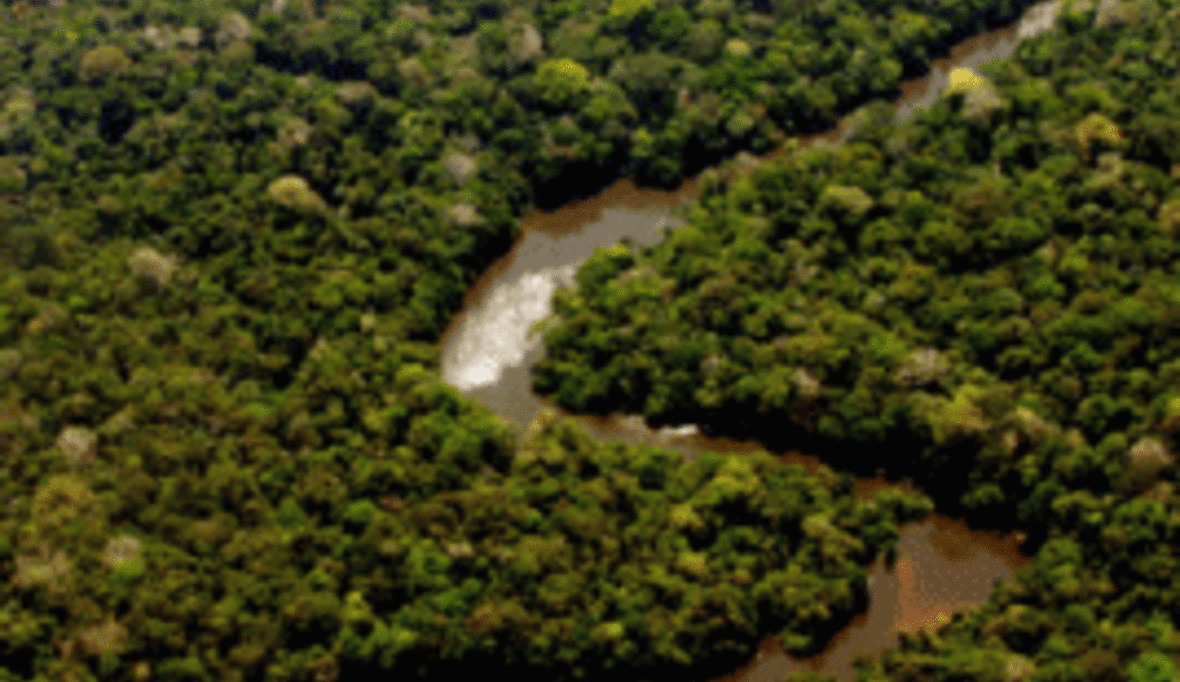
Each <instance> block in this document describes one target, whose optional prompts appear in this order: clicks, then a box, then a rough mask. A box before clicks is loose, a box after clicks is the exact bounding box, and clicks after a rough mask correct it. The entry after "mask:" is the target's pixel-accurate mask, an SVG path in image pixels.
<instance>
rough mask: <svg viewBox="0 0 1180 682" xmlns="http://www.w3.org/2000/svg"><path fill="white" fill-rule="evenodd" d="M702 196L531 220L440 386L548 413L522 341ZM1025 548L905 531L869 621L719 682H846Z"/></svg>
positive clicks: (947, 522)
mask: <svg viewBox="0 0 1180 682" xmlns="http://www.w3.org/2000/svg"><path fill="white" fill-rule="evenodd" d="M1057 9H1058V2H1057V1H1056V0H1053V1H1051V2H1045V3H1042V4H1039V5H1036V6H1034V7H1032V8H1030V9H1029V10H1028V11H1027V12H1026V13H1025V14H1024V16H1023V17H1022V18H1021V20H1020V21H1019V22H1018V23H1017V24H1016V25H1013V26H1009V27H1007V28H1004V29H1000V30H996V31H991V32H988V33H985V34H982V35H979V36H976V37H974V38H971V39H969V40H967V41H964V42H963V43H960V44H958V45H956V46H955V47H953V48H952V49H951V50H950V51H949V53H948V55H947V57H946V58H944V59H940V60H937V61H936V62H935V63H934V64H933V65H932V67H931V70H930V73H929V74H928V75H927V76H925V77H923V78H921V79H917V80H914V81H910V82H907V83H904V84H903V85H902V87H901V94H902V96H901V97H900V98H899V99H898V101H897V102H896V108H897V117H898V119H905V118H908V117H909V116H910V115H912V114H913V112H914V111H916V110H918V109H922V108H925V107H929V106H930V105H932V104H933V103H934V102H935V101H936V100H937V99H938V97H939V95H940V93H941V92H942V90H943V89H944V88H945V87H946V85H947V81H948V74H949V73H950V71H951V69H953V68H957V67H962V68H975V67H978V66H979V65H980V64H983V63H985V62H988V61H991V60H994V59H1003V58H1006V57H1008V56H1010V55H1011V54H1012V53H1013V51H1014V50H1015V48H1016V45H1017V44H1018V43H1019V42H1020V41H1021V40H1023V39H1025V38H1028V37H1030V36H1034V35H1036V34H1038V33H1042V32H1045V31H1047V30H1050V29H1052V28H1053V26H1054V21H1055V18H1056V15H1057ZM845 136H846V129H844V128H842V127H837V128H836V129H835V130H833V131H829V132H827V133H824V134H821V135H816V136H813V137H811V138H808V139H807V140H803V141H802V142H803V143H804V144H839V143H840V142H841V141H842V140H843V139H844V138H845ZM774 155H775V154H773V153H772V154H771V155H770V156H769V157H762V158H755V157H747V158H746V162H747V163H748V164H749V165H755V164H758V163H762V162H764V161H765V160H766V159H767V158H770V157H773V156H774ZM696 196H697V182H696V180H695V179H689V180H687V181H685V182H684V183H683V184H682V185H681V186H680V187H679V188H677V189H676V190H671V191H666V190H658V189H649V188H640V187H636V186H635V184H634V183H632V182H631V181H629V180H621V181H619V182H616V183H615V184H613V185H611V186H610V187H608V188H606V189H605V190H603V191H602V192H601V193H599V194H598V195H596V196H594V197H591V198H589V199H585V200H581V201H576V202H572V203H570V204H567V205H566V206H563V207H561V208H559V209H556V210H553V211H547V212H541V211H538V212H535V213H533V214H531V215H529V216H526V217H525V218H524V220H523V223H522V229H521V234H520V237H519V238H518V240H517V242H516V244H515V245H514V246H513V248H512V250H511V251H510V252H509V253H508V254H507V255H505V256H504V257H503V258H501V259H500V260H498V261H496V262H495V263H494V264H493V265H492V266H491V267H490V268H489V269H488V270H487V271H486V272H485V273H484V274H483V276H482V277H481V278H480V279H479V281H478V282H477V283H476V284H475V285H474V286H473V287H472V288H471V290H470V291H468V293H467V296H466V298H465V300H464V308H463V311H462V312H461V313H460V314H459V315H458V316H456V318H455V319H454V320H452V322H451V324H450V326H449V328H448V330H447V332H446V334H445V335H444V337H443V346H442V368H443V376H444V378H445V379H446V381H447V382H448V383H450V384H452V385H453V386H455V387H457V388H459V389H460V390H462V391H463V392H464V393H465V394H466V395H468V396H470V397H473V398H476V399H477V400H480V401H482V402H483V403H485V404H486V405H487V406H488V407H490V408H491V409H492V410H493V411H494V412H496V413H497V414H499V415H501V416H503V417H505V418H507V419H509V420H510V421H512V422H514V423H515V424H516V425H517V426H518V427H519V428H521V429H523V428H525V427H527V426H528V424H529V423H530V422H531V421H532V420H533V419H534V418H536V416H537V414H538V413H539V412H540V410H541V409H545V408H549V409H552V408H551V407H550V406H549V405H548V404H547V403H546V401H543V400H541V399H540V398H538V397H537V396H536V395H535V394H534V393H533V392H532V388H531V383H532V382H531V377H530V374H529V368H530V367H532V366H533V365H535V364H536V363H537V362H538V361H539V360H540V359H541V358H542V356H543V353H544V349H543V348H542V347H541V344H540V339H539V338H538V337H537V335H535V334H531V333H530V332H531V330H532V327H533V325H535V324H536V323H537V322H538V321H540V320H542V319H544V318H545V317H547V316H548V315H549V313H550V311H551V308H550V304H551V303H550V302H551V299H552V296H553V292H554V291H556V290H557V289H558V288H559V287H562V286H569V285H571V284H572V283H573V276H574V273H575V272H576V271H577V268H578V266H579V265H580V264H581V263H582V262H583V261H585V260H586V259H587V258H589V257H590V256H591V255H593V254H594V251H595V250H596V249H598V248H600V247H606V246H610V245H612V244H615V243H618V242H619V241H620V240H622V239H624V238H628V239H630V240H631V242H632V243H633V244H634V245H635V246H636V247H642V246H646V245H650V244H655V243H656V242H658V241H659V240H660V239H661V238H662V237H663V235H664V232H665V231H666V230H668V229H674V228H675V227H676V226H677V225H679V224H680V221H679V219H678V218H677V217H676V209H677V208H678V207H681V206H684V205H685V204H687V203H688V202H690V201H692V200H693V199H694V198H695V197H696ZM576 419H577V420H578V421H579V422H580V423H581V424H582V425H583V426H584V427H585V428H587V429H588V430H589V431H590V432H591V433H593V434H595V435H596V436H598V437H600V438H604V439H605V438H616V439H621V440H625V441H628V442H634V443H638V442H645V443H652V444H659V445H664V446H666V447H670V448H673V449H676V450H678V451H680V452H682V453H684V454H685V455H686V456H690V457H691V456H693V455H695V454H696V453H699V452H701V451H703V450H713V451H717V452H729V453H740V452H750V451H754V450H758V449H761V446H760V445H759V444H758V443H754V442H739V441H733V440H728V439H718V438H709V437H706V436H704V435H702V434H700V433H699V432H698V431H697V429H696V427H695V426H692V425H688V426H683V427H679V428H668V427H665V428H662V429H659V430H658V431H654V430H651V429H649V428H647V427H646V426H645V425H644V423H643V420H642V419H641V418H639V417H634V416H626V415H613V416H610V417H591V416H579V417H577V418H576ZM783 456H784V458H786V459H788V460H789V461H794V462H798V463H801V464H803V465H804V466H807V467H808V468H812V469H813V468H815V467H817V466H820V460H819V459H817V458H815V457H809V456H805V455H801V454H798V453H784V454H783ZM888 484H889V483H888V482H886V481H884V480H881V479H858V480H857V482H856V488H857V491H858V493H859V494H861V495H866V496H867V495H869V494H871V492H872V491H873V490H875V489H878V488H880V487H882V486H884V485H888ZM1020 541H1021V535H1020V534H1019V533H1013V534H1010V535H1007V536H1000V535H998V534H995V533H989V532H984V531H978V530H973V529H971V528H968V527H967V526H966V525H965V524H964V523H962V522H960V521H956V520H953V519H950V518H946V517H944V516H941V515H938V514H934V515H931V516H930V517H929V518H927V519H924V520H922V521H920V522H916V523H912V524H908V525H906V526H905V527H904V528H903V529H902V538H901V542H900V543H899V546H898V551H897V561H896V563H895V564H894V565H893V566H886V565H885V564H884V562H882V561H880V560H878V561H877V562H876V563H875V564H874V565H873V566H872V568H871V578H870V581H869V607H868V610H867V611H866V612H865V613H863V614H861V615H859V616H858V617H857V618H855V619H854V620H853V621H852V622H851V623H850V624H849V625H848V626H847V627H846V628H845V629H843V630H842V631H840V632H839V633H838V634H837V635H836V636H835V637H834V638H833V640H832V641H831V643H830V644H829V645H828V646H827V648H826V649H825V650H824V651H823V652H822V653H821V654H819V655H817V656H815V657H813V658H809V659H805V660H801V659H795V658H792V657H790V656H787V655H786V654H785V653H784V652H783V651H782V648H781V647H780V646H779V645H778V642H777V641H776V640H775V639H774V638H768V639H767V640H766V641H764V642H763V644H762V646H761V647H760V649H759V652H758V654H757V656H756V657H755V658H754V660H752V661H751V662H750V663H748V664H747V665H746V666H745V667H743V668H742V669H740V670H738V671H736V672H734V673H733V674H731V675H729V676H727V677H725V678H724V682H779V681H780V680H781V679H782V678H783V676H784V675H786V674H788V673H791V672H795V671H802V670H811V671H815V672H821V673H827V674H832V675H836V676H837V677H839V678H840V679H842V680H851V679H852V661H853V659H854V657H856V656H857V655H860V654H877V653H880V652H882V651H884V650H886V649H888V648H891V647H893V646H895V645H896V641H897V633H898V632H900V631H916V630H918V629H921V628H923V627H937V626H938V625H939V624H941V623H943V622H945V621H946V620H947V619H948V618H949V617H950V615H951V614H952V613H954V612H956V611H962V610H964V609H968V608H971V607H972V606H975V605H978V604H980V603H982V602H983V601H984V600H986V598H987V596H988V594H989V593H990V592H991V590H992V588H993V587H994V584H995V583H996V582H998V581H1004V580H1009V579H1011V577H1012V575H1013V573H1014V571H1015V570H1016V569H1018V568H1019V567H1021V566H1023V565H1024V564H1026V563H1027V561H1028V560H1027V558H1025V557H1024V556H1022V555H1021V554H1020V552H1019V545H1020ZM719 682H720V681H719Z"/></svg>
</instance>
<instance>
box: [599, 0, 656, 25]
mask: <svg viewBox="0 0 1180 682" xmlns="http://www.w3.org/2000/svg"><path fill="white" fill-rule="evenodd" d="M655 6H656V0H611V3H610V9H608V10H607V16H608V17H609V18H611V19H621V20H623V21H632V20H634V19H635V18H636V17H638V16H639V15H640V14H641V13H643V12H650V11H651V10H653V9H654V8H655Z"/></svg>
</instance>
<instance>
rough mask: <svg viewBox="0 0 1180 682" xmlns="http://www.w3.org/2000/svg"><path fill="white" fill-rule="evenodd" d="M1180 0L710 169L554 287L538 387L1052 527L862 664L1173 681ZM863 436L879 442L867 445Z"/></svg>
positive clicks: (1098, 11) (1066, 31)
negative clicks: (921, 627)
mask: <svg viewBox="0 0 1180 682" xmlns="http://www.w3.org/2000/svg"><path fill="white" fill-rule="evenodd" d="M1177 35H1180V8H1178V7H1177V6H1176V5H1175V3H1173V2H1169V1H1161V2H1118V1H1112V0H1107V1H1104V2H1101V3H1086V2H1075V3H1071V4H1067V5H1066V7H1065V8H1064V9H1063V15H1062V17H1061V18H1060V19H1059V22H1058V31H1056V32H1054V33H1052V34H1048V35H1045V36H1041V37H1038V38H1036V39H1032V40H1030V41H1028V42H1026V43H1024V44H1022V45H1021V46H1020V47H1019V48H1018V50H1017V54H1016V56H1015V57H1014V58H1012V59H1011V60H1007V61H1004V62H999V63H992V64H989V65H986V66H985V68H983V69H981V71H980V73H972V72H966V71H960V72H956V73H952V74H951V75H952V78H951V87H950V88H949V89H948V91H947V93H946V94H945V96H944V97H943V99H942V100H941V101H940V102H939V103H938V104H937V105H936V106H935V107H933V108H932V109H931V110H930V111H928V112H923V113H921V114H919V115H917V116H915V117H914V119H913V120H911V121H909V122H906V123H904V124H895V123H894V122H893V121H892V117H893V115H892V111H891V110H890V108H889V107H887V106H884V105H880V106H878V105H872V106H869V107H868V108H866V109H865V110H864V111H863V113H862V114H860V115H858V116H857V118H856V120H855V122H854V126H855V132H854V133H853V134H852V135H851V138H850V139H849V141H848V143H847V144H845V145H843V146H840V147H830V146H828V147H819V148H811V149H806V150H799V151H797V152H795V153H791V154H788V155H787V156H786V157H784V158H783V159H780V160H778V161H775V162H772V163H769V164H766V165H765V166H763V167H761V168H759V169H757V170H756V171H754V172H752V173H746V174H741V173H737V172H735V170H734V169H733V168H730V169H728V170H723V171H710V172H709V173H708V174H707V177H706V178H705V180H704V184H705V190H704V193H703V196H702V199H701V201H700V202H699V203H698V204H696V205H694V206H693V207H692V210H691V212H690V213H689V216H688V222H687V224H686V225H685V226H684V227H681V228H677V229H676V230H674V231H672V232H670V234H669V235H668V237H667V239H666V240H665V241H663V242H661V243H660V244H658V245H656V246H653V247H649V248H645V249H643V250H641V251H639V252H636V251H635V250H633V249H630V248H627V247H624V246H618V247H614V248H611V249H605V250H602V251H600V252H599V253H598V254H597V255H596V256H595V257H594V258H592V259H591V260H590V261H588V262H587V263H586V264H585V265H584V266H583V268H582V269H581V270H580V272H579V273H578V275H577V283H578V285H577V287H576V288H572V289H566V290H563V291H560V292H559V293H558V295H557V296H556V298H555V308H556V316H555V318H554V319H552V320H550V321H549V322H548V324H547V329H546V331H545V343H546V347H547V350H548V357H547V359H545V360H544V361H542V363H541V364H540V365H539V367H538V369H537V372H536V387H537V388H538V389H539V390H540V391H542V392H544V393H548V394H552V395H553V396H554V397H555V398H556V399H557V401H558V403H559V404H562V405H563V406H566V407H568V408H570V409H572V410H578V411H582V410H588V411H610V410H620V411H624V412H642V413H644V414H645V415H646V416H647V418H648V420H649V422H651V423H652V424H675V423H685V422H693V423H698V424H702V425H707V426H709V427H711V428H712V429H714V430H716V431H718V432H722V433H726V434H731V435H740V436H744V437H756V438H759V439H761V440H762V441H763V442H766V443H777V444H783V445H793V446H796V447H798V446H799V445H800V444H806V446H807V447H808V449H810V450H812V451H817V452H822V453H824V456H825V458H826V459H827V460H828V461H829V462H833V463H838V464H839V465H840V466H843V467H847V468H851V469H860V470H866V471H872V470H875V469H877V468H885V469H887V470H890V471H892V472H893V473H894V474H895V475H904V476H909V477H912V478H913V479H914V480H916V481H918V482H919V483H920V485H922V486H923V487H924V488H926V489H927V490H929V491H930V492H931V494H932V495H933V496H934V497H935V500H936V503H937V504H938V507H939V508H940V509H943V510H955V511H959V512H961V513H964V514H966V515H967V516H968V518H971V519H975V520H977V521H980V522H983V523H986V524H990V525H997V526H1000V527H1012V526H1013V525H1015V526H1019V527H1021V528H1024V529H1026V530H1028V531H1029V532H1030V533H1032V534H1033V536H1034V538H1035V542H1036V544H1037V545H1039V551H1038V553H1037V555H1036V558H1035V560H1034V562H1033V564H1032V565H1031V566H1030V567H1029V568H1028V569H1026V570H1024V571H1022V572H1021V573H1020V574H1019V576H1018V579H1017V580H1016V581H1015V583H1014V584H1012V585H1008V586H1004V587H1002V588H1001V589H999V590H997V592H996V593H995V594H994V595H993V597H992V598H991V599H990V600H989V601H988V603H987V604H986V605H985V606H984V607H982V608H981V609H979V610H977V611H975V612H972V613H970V614H968V615H966V616H957V617H956V620H955V622H954V623H952V624H951V625H949V626H948V627H946V628H943V629H942V630H941V631H939V632H938V633H936V634H935V633H925V634H921V635H915V636H907V637H904V638H903V640H902V647H901V649H900V650H898V651H894V652H890V653H889V654H887V655H886V656H885V657H884V658H883V660H882V661H880V662H876V663H866V665H865V666H864V667H863V668H862V670H861V671H860V674H862V675H863V676H864V677H865V678H866V679H871V680H887V679H888V680H915V681H916V680H962V679H970V680H1009V681H1015V680H1120V681H1121V680H1134V681H1135V682H1139V681H1142V680H1161V681H1162V680H1172V679H1175V676H1176V666H1175V660H1176V659H1175V657H1176V656H1177V654H1180V639H1178V638H1177V636H1176V633H1175V624H1176V623H1177V621H1178V619H1180V582H1178V581H1180V565H1177V560H1176V557H1175V547H1176V546H1177V542H1178V541H1180V537H1178V535H1177V533H1178V531H1180V506H1178V504H1177V498H1176V494H1175V488H1174V486H1175V482H1176V462H1175V452H1176V450H1177V447H1180V288H1178V286H1177V284H1178V282H1180V259H1178V258H1177V257H1178V256H1180V250H1178V246H1177V235H1178V234H1180V222H1178V216H1180V212H1178V210H1180V123H1178V122H1180V71H1178V67H1180V47H1178V46H1180V43H1178V42H1177V41H1176V36H1177ZM867 453H873V455H872V456H871V457H870V456H868V455H867Z"/></svg>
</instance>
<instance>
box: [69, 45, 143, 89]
mask: <svg viewBox="0 0 1180 682" xmlns="http://www.w3.org/2000/svg"><path fill="white" fill-rule="evenodd" d="M130 66H131V60H130V59H129V58H128V57H127V54H126V53H125V52H123V49H122V48H120V47H119V46H117V45H100V46H98V47H96V48H94V49H92V50H89V51H87V52H86V53H85V54H83V55H82V58H81V60H79V62H78V75H79V76H80V77H81V78H82V79H83V80H85V81H89V82H94V81H101V80H103V79H106V78H109V77H111V76H117V75H119V74H121V73H123V72H124V71H126V70H127V68H128V67H130Z"/></svg>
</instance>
